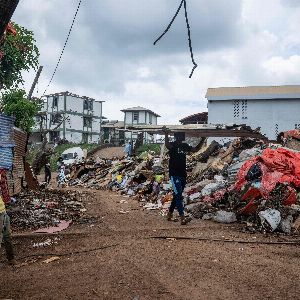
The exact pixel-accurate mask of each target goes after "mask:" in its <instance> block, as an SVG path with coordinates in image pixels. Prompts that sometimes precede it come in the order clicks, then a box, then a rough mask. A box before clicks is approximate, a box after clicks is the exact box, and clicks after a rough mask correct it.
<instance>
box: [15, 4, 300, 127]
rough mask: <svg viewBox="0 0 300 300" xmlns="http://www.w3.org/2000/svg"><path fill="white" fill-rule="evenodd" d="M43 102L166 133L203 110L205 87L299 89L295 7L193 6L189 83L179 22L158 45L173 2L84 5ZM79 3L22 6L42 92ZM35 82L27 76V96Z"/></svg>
mask: <svg viewBox="0 0 300 300" xmlns="http://www.w3.org/2000/svg"><path fill="white" fill-rule="evenodd" d="M82 3H83V4H82V8H81V10H80V11H79V14H78V19H77V20H76V23H75V26H74V30H73V32H72V34H71V37H70V40H69V44H68V46H67V48H66V52H65V54H64V57H63V60H62V62H61V65H60V67H59V69H58V72H57V74H56V76H55V78H54V81H53V83H52V84H51V86H50V88H49V91H48V92H50V93H51V92H58V91H65V90H68V91H72V92H74V93H77V94H82V95H87V96H90V97H94V98H96V99H99V100H105V101H106V102H105V103H104V115H105V116H106V117H109V118H111V119H117V118H118V119H122V115H123V114H122V113H121V112H120V110H121V109H123V108H126V107H131V106H137V105H140V106H144V107H147V108H149V109H152V110H153V111H155V112H157V113H158V114H160V115H161V116H162V118H161V120H160V121H161V122H162V123H177V122H178V120H179V119H181V118H182V117H184V116H186V115H189V114H194V113H196V112H200V111H203V110H206V100H205V93H206V90H207V88H209V87H217V86H243V85H269V84H272V85H280V84H296V83H298V82H297V79H298V78H299V75H300V74H299V71H298V70H300V68H299V67H300V66H299V55H300V35H299V25H300V24H299V20H300V5H297V3H298V2H297V1H293V0H289V1H287V2H286V1H283V0H264V1H261V0H243V1H239V0H228V1H220V0H211V1H206V0H190V1H189V2H188V9H189V17H190V23H191V30H192V41H193V48H194V56H195V59H196V61H197V63H198V68H197V69H196V70H195V72H194V75H193V78H192V79H189V78H188V75H189V73H190V71H191V68H192V63H191V60H190V55H189V49H188V45H187V37H186V27H185V23H184V16H183V12H181V14H180V15H179V16H178V19H177V20H176V22H175V23H174V26H173V27H172V28H171V30H170V31H169V32H168V33H167V35H166V36H165V37H164V38H163V39H162V40H161V41H160V42H159V43H158V44H157V45H156V46H153V45H152V43H153V41H154V40H155V38H156V37H157V36H159V34H160V33H161V32H162V31H163V30H164V28H165V26H166V25H167V24H168V22H169V20H170V19H171V17H172V15H173V14H174V12H175V10H176V8H177V5H178V4H179V1H178V3H177V1H174V0H164V1H160V0H132V1H128V0H103V1H94V0H90V1H83V2H82ZM76 5H77V1H73V0H64V1H60V0H26V1H23V2H22V1H21V2H20V4H19V6H18V8H17V11H16V13H15V15H14V18H15V20H16V21H17V22H18V23H20V24H22V25H24V26H25V27H28V28H30V29H32V30H33V31H34V32H35V34H36V38H37V42H38V46H39V48H40V51H41V64H42V65H44V71H43V73H42V76H41V79H40V82H39V91H43V89H44V88H45V86H46V85H47V83H48V81H49V78H50V76H51V74H52V72H53V69H54V66H55V64H56V61H57V59H58V55H59V53H60V51H61V49H62V46H63V43H64V40H65V38H66V34H67V31H68V29H69V26H70V24H71V21H72V17H73V14H74V10H75V8H76ZM33 78H34V72H31V73H29V74H26V75H25V79H26V84H25V86H26V89H27V90H28V89H29V87H30V85H31V82H32V80H33Z"/></svg>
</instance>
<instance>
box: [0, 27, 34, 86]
mask: <svg viewBox="0 0 300 300" xmlns="http://www.w3.org/2000/svg"><path fill="white" fill-rule="evenodd" d="M35 42H36V41H35V39H34V36H33V32H32V31H30V30H27V29H26V28H24V27H22V26H19V25H18V24H16V23H13V22H12V23H10V24H9V26H8V27H7V30H6V34H5V36H4V38H3V40H2V42H1V45H0V89H10V88H17V87H18V85H19V84H21V83H23V82H24V80H23V77H22V71H24V70H25V71H28V70H30V69H31V68H34V69H36V67H37V66H38V58H39V51H38V48H37V46H36V44H35Z"/></svg>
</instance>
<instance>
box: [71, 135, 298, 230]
mask: <svg viewBox="0 0 300 300" xmlns="http://www.w3.org/2000/svg"><path fill="white" fill-rule="evenodd" d="M167 161H168V159H167V154H166V155H161V156H160V157H158V156H155V155H154V154H153V153H151V152H145V153H143V154H142V155H140V156H139V157H135V158H124V159H118V158H113V159H111V160H109V159H100V158H98V159H97V160H89V161H87V162H85V163H82V164H77V165H73V166H72V168H71V171H70V174H69V182H68V184H69V185H71V186H83V187H87V188H94V189H110V190H112V191H118V192H119V193H121V194H123V195H127V196H129V197H133V198H134V199H136V200H138V201H141V202H143V203H144V205H143V207H144V209H158V210H160V212H161V214H162V215H165V214H166V213H167V211H168V207H169V205H170V201H171V200H172V185H171V183H170V181H169V178H168V173H167ZM187 168H188V174H189V175H188V183H187V185H186V188H185V190H184V193H183V196H184V202H185V208H186V211H187V212H188V213H189V214H191V215H192V216H193V217H194V218H201V219H204V220H210V219H211V220H213V221H216V222H221V223H233V222H242V223H245V224H246V226H245V228H246V229H248V230H249V231H251V232H253V231H258V230H259V231H262V232H274V231H280V232H283V233H286V234H290V233H292V231H296V230H297V229H298V227H300V218H299V215H300V205H299V204H300V201H299V198H300V153H298V152H297V151H295V150H293V149H288V148H284V147H282V146H281V145H280V144H266V143H265V142H264V141H257V140H254V139H250V138H247V139H242V138H240V139H235V140H233V141H232V142H228V143H227V144H225V145H220V144H219V143H217V142H216V141H213V142H212V143H210V144H209V145H208V146H205V147H203V148H202V149H201V150H200V151H199V152H197V153H194V154H193V155H191V156H189V157H188V162H187ZM293 227H294V230H293Z"/></svg>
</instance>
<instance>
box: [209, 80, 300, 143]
mask: <svg viewBox="0 0 300 300" xmlns="http://www.w3.org/2000/svg"><path fill="white" fill-rule="evenodd" d="M206 98H207V100H208V123H210V124H232V123H234V124H246V125H249V126H251V127H252V128H253V129H255V128H257V127H260V128H261V132H262V133H263V134H264V135H266V136H267V137H268V138H269V139H271V140H275V139H276V137H277V135H278V134H279V133H280V132H282V131H287V130H291V129H297V128H298V129H300V117H299V116H300V85H285V86H249V87H221V88H209V89H208V90H207V93H206Z"/></svg>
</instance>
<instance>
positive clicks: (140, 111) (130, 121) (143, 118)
mask: <svg viewBox="0 0 300 300" xmlns="http://www.w3.org/2000/svg"><path fill="white" fill-rule="evenodd" d="M121 111H122V112H124V126H125V128H126V127H128V126H134V125H157V118H159V117H160V116H159V115H158V114H156V113H155V112H153V111H152V110H150V109H147V108H144V107H140V106H137V107H132V108H126V109H123V110H121ZM136 139H137V133H133V132H125V140H126V141H129V140H133V141H135V140H136ZM144 142H146V143H150V142H153V135H150V134H147V133H145V134H144Z"/></svg>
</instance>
